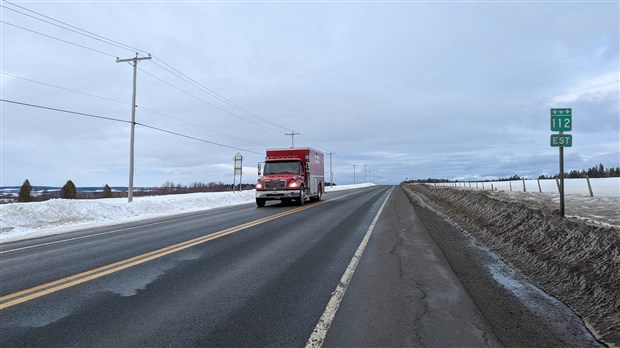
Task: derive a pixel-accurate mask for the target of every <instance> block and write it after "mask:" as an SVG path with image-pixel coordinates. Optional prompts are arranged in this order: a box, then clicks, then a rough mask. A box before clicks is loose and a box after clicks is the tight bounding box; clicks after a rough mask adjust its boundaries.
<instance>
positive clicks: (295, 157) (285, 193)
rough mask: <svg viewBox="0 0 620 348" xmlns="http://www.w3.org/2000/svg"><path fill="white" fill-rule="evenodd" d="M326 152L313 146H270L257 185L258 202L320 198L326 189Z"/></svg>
mask: <svg viewBox="0 0 620 348" xmlns="http://www.w3.org/2000/svg"><path fill="white" fill-rule="evenodd" d="M323 157H324V156H323V153H322V152H320V151H317V150H315V149H311V148H288V149H268V150H267V152H266V155H265V164H264V172H263V176H262V177H260V178H259V179H258V182H257V184H256V204H257V205H258V206H259V207H262V206H264V205H265V201H268V200H281V201H288V200H296V201H297V202H298V203H299V204H300V205H303V204H304V200H305V199H307V198H309V199H310V200H320V199H321V196H322V195H323V192H324V190H325V180H324V171H325V167H324V161H323V159H324V158H323Z"/></svg>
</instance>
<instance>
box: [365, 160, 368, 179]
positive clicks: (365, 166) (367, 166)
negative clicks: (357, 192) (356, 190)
mask: <svg viewBox="0 0 620 348" xmlns="http://www.w3.org/2000/svg"><path fill="white" fill-rule="evenodd" d="M366 167H368V165H367V164H364V182H367V181H366Z"/></svg>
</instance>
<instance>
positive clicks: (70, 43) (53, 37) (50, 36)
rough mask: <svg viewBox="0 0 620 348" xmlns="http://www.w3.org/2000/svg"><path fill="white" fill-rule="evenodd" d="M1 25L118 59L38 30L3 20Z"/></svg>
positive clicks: (0, 21)
mask: <svg viewBox="0 0 620 348" xmlns="http://www.w3.org/2000/svg"><path fill="white" fill-rule="evenodd" d="M0 23H3V24H7V25H10V26H12V27H15V28H19V29H22V30H25V31H29V32H31V33H35V34H38V35H41V36H45V37H48V38H50V39H54V40H58V41H61V42H64V43H67V44H69V45H73V46H77V47H81V48H84V49H87V50H90V51H93V52H97V53H100V54H104V55H106V56H110V57H113V58H116V56H115V55H113V54H110V53H107V52H103V51H100V50H97V49H94V48H90V47H86V46H84V45H80V44H77V43H75V42H71V41H67V40H64V39H61V38H57V37H55V36H52V35H47V34H43V33H41V32H38V31H36V30H32V29H28V28H24V27H21V26H19V25H16V24H13V23H9V22H7V21H2V20H0Z"/></svg>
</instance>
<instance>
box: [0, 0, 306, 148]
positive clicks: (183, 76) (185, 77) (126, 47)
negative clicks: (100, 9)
mask: <svg viewBox="0 0 620 348" xmlns="http://www.w3.org/2000/svg"><path fill="white" fill-rule="evenodd" d="M2 1H3V2H4V3H6V4H9V5H11V6H14V7H17V8H20V9H22V10H25V11H28V12H30V13H33V14H36V15H37V16H40V17H43V18H46V19H49V20H51V21H54V22H56V23H60V24H62V25H60V24H56V23H52V22H50V21H48V20H44V19H42V18H38V17H35V16H33V15H30V14H27V13H24V12H22V11H19V10H16V9H13V8H9V7H6V6H4V5H0V6H1V7H2V8H5V9H8V10H11V11H14V12H16V13H19V14H22V15H24V16H28V17H31V18H34V19H36V20H39V21H42V22H45V23H47V24H50V25H54V26H56V27H59V28H62V29H65V30H68V31H71V32H73V33H76V34H80V35H83V36H85V37H88V38H90V39H93V40H97V41H99V42H102V43H105V44H108V45H111V46H115V47H118V48H121V49H124V50H128V51H136V52H143V53H145V52H146V51H144V50H141V49H139V48H136V47H132V46H130V45H126V44H124V43H122V42H119V41H116V40H113V39H110V38H107V37H105V36H102V35H99V34H96V33H93V32H91V31H88V30H85V29H82V28H79V27H76V26H74V25H71V24H68V23H66V22H63V21H60V20H58V19H55V18H52V17H50V16H46V15H44V14H42V13H39V12H36V11H33V10H30V9H28V8H26V7H23V6H20V5H17V4H14V3H12V2H9V1H6V0H2ZM0 23H4V24H7V25H10V26H13V27H15V28H18V29H22V30H25V31H28V32H31V33H35V34H38V35H41V36H45V37H48V38H51V39H54V40H58V41H61V42H64V43H67V44H70V45H74V46H77V47H80V48H84V49H87V50H90V51H93V52H97V53H100V54H104V55H106V56H110V57H115V58H116V56H115V55H113V54H110V53H107V52H104V51H101V50H98V49H94V48H91V47H87V46H84V45H81V44H77V43H75V42H71V41H68V40H64V39H61V38H58V37H55V36H52V35H48V34H44V33H41V32H39V31H36V30H32V29H28V28H25V27H22V26H19V25H16V24H13V23H9V22H6V21H1V20H0ZM155 59H156V60H158V61H159V62H161V63H162V64H164V65H165V66H167V67H168V68H169V69H168V68H166V67H164V66H162V65H161V64H158V63H156V62H153V63H154V64H155V65H156V66H158V67H159V68H161V69H163V70H165V71H167V72H168V73H171V74H173V75H174V76H176V77H178V78H179V79H181V80H183V81H184V82H186V83H188V84H190V85H192V86H193V87H195V88H198V89H200V90H201V91H203V92H205V93H207V94H209V95H210V96H212V97H214V98H216V99H218V100H219V101H221V102H223V103H225V104H227V105H229V106H231V107H234V108H236V109H237V110H239V111H241V112H244V113H246V114H248V115H250V116H252V117H254V118H257V119H260V120H262V121H263V122H266V123H268V124H271V125H273V126H275V127H278V128H281V129H285V130H290V129H289V128H287V127H284V126H282V125H280V124H278V123H275V122H273V121H271V120H269V119H267V118H265V117H263V116H260V115H258V114H256V113H254V112H252V111H250V110H248V109H247V108H245V107H243V106H241V105H239V104H237V103H235V102H233V101H231V100H230V99H228V98H226V97H224V96H222V95H220V94H218V93H217V92H215V91H213V90H211V89H209V88H208V87H206V86H204V85H203V84H201V83H200V82H198V81H196V80H194V79H193V78H191V77H189V76H188V75H186V74H184V73H183V72H181V71H180V70H179V69H176V68H174V67H173V66H171V65H170V64H168V63H166V62H165V61H163V60H162V59H160V58H158V57H155ZM140 70H141V71H144V70H142V69H140ZM145 73H147V72H145ZM147 74H148V73H147ZM149 75H151V74H149ZM151 76H153V77H155V76H154V75H151ZM155 78H156V79H158V80H160V81H162V82H164V83H166V84H167V85H169V86H171V87H173V88H175V89H177V90H180V91H182V92H184V93H186V94H188V95H190V96H192V97H194V98H197V99H198V100H200V101H202V102H204V103H206V104H208V105H211V106H212V107H215V108H217V109H218V110H221V111H224V112H226V113H228V114H230V115H232V116H235V117H237V118H240V119H242V120H244V121H247V122H250V123H253V124H255V125H258V126H260V127H263V128H265V129H269V130H272V131H274V132H279V131H278V130H276V129H274V128H272V127H268V126H267V125H266V124H263V123H259V122H256V121H253V120H250V119H247V118H245V117H242V116H239V115H237V114H235V113H233V112H230V111H228V110H226V109H224V108H221V107H219V106H216V105H215V104H212V103H210V102H207V101H206V100H204V99H202V98H199V97H197V96H195V95H193V94H191V93H189V92H187V91H184V90H182V89H181V88H178V87H176V86H174V85H172V84H170V83H168V82H166V81H164V80H162V79H160V78H157V77H155ZM290 131H292V130H290ZM306 139H307V140H309V139H308V138H307V137H306Z"/></svg>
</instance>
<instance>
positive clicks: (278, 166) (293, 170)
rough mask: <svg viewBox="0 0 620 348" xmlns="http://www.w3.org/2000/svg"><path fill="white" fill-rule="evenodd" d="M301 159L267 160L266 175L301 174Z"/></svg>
mask: <svg viewBox="0 0 620 348" xmlns="http://www.w3.org/2000/svg"><path fill="white" fill-rule="evenodd" d="M300 169H301V166H300V164H299V161H283V162H267V163H265V175H269V174H301V171H300Z"/></svg>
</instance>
